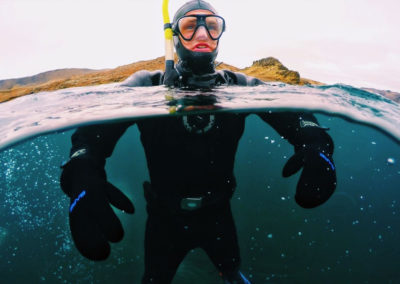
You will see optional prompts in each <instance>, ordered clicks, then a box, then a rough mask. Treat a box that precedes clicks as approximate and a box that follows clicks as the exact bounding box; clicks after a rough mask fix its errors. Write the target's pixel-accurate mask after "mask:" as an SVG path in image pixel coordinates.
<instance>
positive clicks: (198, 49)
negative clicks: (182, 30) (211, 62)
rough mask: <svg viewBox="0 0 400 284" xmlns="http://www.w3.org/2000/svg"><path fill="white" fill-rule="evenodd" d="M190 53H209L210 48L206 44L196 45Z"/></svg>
mask: <svg viewBox="0 0 400 284" xmlns="http://www.w3.org/2000/svg"><path fill="white" fill-rule="evenodd" d="M192 51H196V52H211V51H212V50H211V47H210V46H209V45H208V44H207V43H198V44H196V45H195V46H194V47H193V48H192Z"/></svg>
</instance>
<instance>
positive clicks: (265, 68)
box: [0, 57, 321, 102]
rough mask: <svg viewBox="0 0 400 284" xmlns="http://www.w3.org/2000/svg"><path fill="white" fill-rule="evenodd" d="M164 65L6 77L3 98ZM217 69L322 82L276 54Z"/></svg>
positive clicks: (263, 77)
mask: <svg viewBox="0 0 400 284" xmlns="http://www.w3.org/2000/svg"><path fill="white" fill-rule="evenodd" d="M163 69H164V57H158V58H156V59H153V60H146V61H139V62H135V63H132V64H128V65H124V66H120V67H117V68H115V69H107V70H90V69H62V70H63V71H62V70H55V71H49V72H46V73H42V74H38V75H36V76H32V77H27V78H21V79H11V80H3V81H2V86H3V88H1V85H0V102H4V101H7V100H11V99H13V98H16V97H19V96H23V95H26V94H32V93H37V92H42V91H53V90H58V89H64V88H70V87H80V86H89V85H98V84H107V83H114V82H121V81H123V80H125V79H126V78H128V77H129V76H130V75H132V74H133V73H135V72H136V71H139V70H150V71H153V70H163ZM217 69H228V70H231V71H236V72H242V73H245V74H247V75H250V76H253V77H257V78H259V79H261V80H263V81H267V82H268V81H280V82H284V83H288V84H299V85H303V84H316V85H321V83H319V82H317V81H313V80H309V79H305V78H301V77H300V74H299V73H298V72H297V71H292V70H289V69H288V68H287V67H285V66H284V65H283V64H282V63H281V62H279V60H277V59H275V58H273V57H268V58H264V59H261V60H257V61H254V62H253V64H252V66H250V67H247V68H244V69H239V68H237V67H234V66H232V65H229V64H225V63H219V65H218V67H217ZM58 71H59V72H58ZM44 74H45V75H44ZM32 82H33V84H32ZM4 86H8V87H4Z"/></svg>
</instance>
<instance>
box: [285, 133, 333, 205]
mask: <svg viewBox="0 0 400 284" xmlns="http://www.w3.org/2000/svg"><path fill="white" fill-rule="evenodd" d="M302 131H303V135H304V136H303V137H302V139H301V140H303V141H302V142H303V143H302V144H301V145H296V146H295V154H294V155H293V156H292V157H291V158H290V159H289V160H288V161H287V163H286V165H285V166H284V168H283V171H282V175H283V176H284V177H289V176H291V175H293V174H295V173H296V172H298V171H299V170H300V169H301V168H303V171H302V173H301V175H300V179H299V181H298V183H297V188H296V195H295V200H296V202H297V204H299V205H300V206H301V207H303V208H314V207H316V206H319V205H321V204H322V203H324V202H325V201H327V200H328V199H329V198H330V197H331V196H332V194H333V192H334V191H335V189H336V168H335V164H334V162H333V159H332V154H333V148H334V146H333V141H332V139H331V137H330V136H329V135H328V134H326V132H325V131H324V130H321V129H318V128H309V129H306V130H302Z"/></svg>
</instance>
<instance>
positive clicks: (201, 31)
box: [195, 26, 208, 39]
mask: <svg viewBox="0 0 400 284" xmlns="http://www.w3.org/2000/svg"><path fill="white" fill-rule="evenodd" d="M195 38H196V39H207V38H208V33H207V31H206V27H205V26H200V27H199V28H198V29H197V31H196V34H195Z"/></svg>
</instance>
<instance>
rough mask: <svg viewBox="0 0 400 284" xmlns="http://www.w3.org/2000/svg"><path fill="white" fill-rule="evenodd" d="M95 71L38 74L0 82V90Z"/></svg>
mask: <svg viewBox="0 0 400 284" xmlns="http://www.w3.org/2000/svg"><path fill="white" fill-rule="evenodd" d="M96 71H98V70H93V69H78V68H69V69H58V70H53V71H47V72H43V73H39V74H37V75H34V76H30V77H23V78H17V79H8V80H0V90H9V89H12V88H14V87H17V86H27V85H38V84H43V83H46V82H49V81H53V80H63V79H67V78H70V77H72V76H78V75H83V74H88V73H93V72H96Z"/></svg>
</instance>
